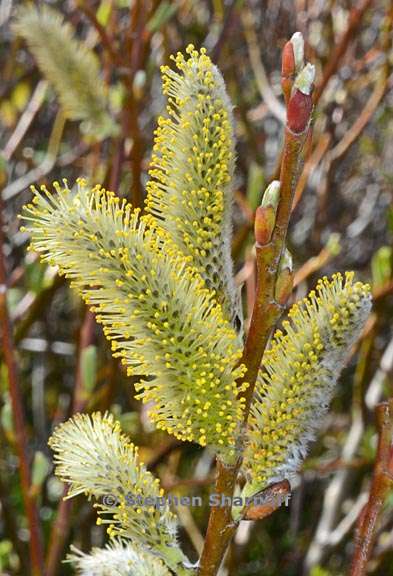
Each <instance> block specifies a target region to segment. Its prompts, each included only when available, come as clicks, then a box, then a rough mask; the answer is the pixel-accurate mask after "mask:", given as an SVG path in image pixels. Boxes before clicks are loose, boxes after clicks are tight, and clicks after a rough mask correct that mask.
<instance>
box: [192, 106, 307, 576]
mask: <svg viewBox="0 0 393 576" xmlns="http://www.w3.org/2000/svg"><path fill="white" fill-rule="evenodd" d="M300 97H301V96H300ZM292 104H293V102H292ZM292 112H294V108H293V107H292ZM310 112H311V110H310ZM294 117H296V120H299V116H297V114H296V113H295V114H293V113H292V115H289V120H288V124H287V126H286V130H285V140H284V150H283V161H282V164H281V172H280V184H281V187H280V201H279V204H278V209H277V214H276V222H275V227H274V230H273V234H272V238H271V240H270V242H269V243H267V244H266V245H263V246H262V245H259V244H257V245H256V252H257V256H256V257H257V288H256V297H255V303H254V308H253V312H252V316H251V322H250V328H249V331H248V335H247V339H246V344H245V346H244V351H243V356H242V360H241V361H242V363H243V364H244V365H245V366H246V368H247V372H246V375H245V376H244V377H243V378H242V379H241V381H240V382H239V385H241V384H243V383H244V382H247V383H248V387H247V389H246V390H245V392H244V393H243V397H244V399H245V410H244V425H246V424H247V420H248V414H249V410H250V406H251V401H252V397H253V393H254V387H255V382H256V379H257V376H258V371H259V368H260V364H261V361H262V356H263V353H264V351H265V348H266V345H267V342H268V339H269V336H270V334H271V331H272V329H273V328H274V326H275V324H276V322H277V320H278V318H279V316H280V314H281V311H282V307H281V306H280V305H279V304H278V303H277V302H276V299H275V286H276V278H277V272H278V267H279V263H280V258H281V254H282V252H283V250H284V248H285V240H286V234H287V229H288V224H289V218H290V214H291V209H292V201H293V194H294V190H295V186H296V180H297V176H298V168H299V160H300V156H301V152H302V148H303V145H304V141H305V139H306V136H307V132H308V128H309V117H308V118H302V122H300V124H302V123H303V124H304V125H303V126H302V129H301V130H300V131H299V132H298V133H296V132H294V131H293V130H292V129H291V128H290V124H289V122H290V121H292V120H293V119H294ZM241 448H242V447H241V446H240V452H241ZM240 464H241V457H239V459H238V461H237V462H236V463H235V464H234V465H233V466H228V465H224V464H223V463H222V462H220V460H218V461H217V475H216V485H215V493H216V494H221V495H223V496H228V497H229V498H232V497H233V493H234V489H235V485H236V479H237V474H238V471H239V468H240ZM236 527H237V523H235V522H234V521H233V519H232V512H231V506H230V505H227V506H217V507H213V508H212V510H211V513H210V517H209V523H208V527H207V532H206V539H205V546H204V548H203V552H202V556H201V559H200V566H199V572H198V574H199V576H214V575H215V574H217V572H218V570H219V568H220V565H221V562H222V559H223V557H224V554H225V551H226V549H227V546H228V544H229V542H230V540H231V538H232V537H233V535H234V533H235V530H236Z"/></svg>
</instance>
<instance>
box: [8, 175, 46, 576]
mask: <svg viewBox="0 0 393 576" xmlns="http://www.w3.org/2000/svg"><path fill="white" fill-rule="evenodd" d="M0 177H1V174H0ZM2 209H3V205H2V200H1V197H0V327H1V339H2V346H3V356H4V362H5V366H6V368H7V380H8V387H9V393H10V399H11V407H12V414H13V419H14V427H15V437H16V450H17V454H18V459H19V471H20V482H21V491H22V498H23V504H24V507H25V511H26V516H27V522H28V526H29V531H30V540H29V547H30V561H31V574H32V576H40V575H42V574H43V549H42V542H41V534H40V524H39V516H38V509H37V506H36V502H35V500H34V497H33V495H32V493H31V491H30V488H31V476H30V465H29V455H28V438H27V431H26V422H25V415H24V411H23V401H22V394H21V391H20V387H19V380H18V372H17V367H16V362H15V351H14V342H13V338H12V328H11V323H10V320H9V315H8V309H7V298H6V297H7V272H6V263H5V256H4V244H5V239H4V234H3V218H2V212H3V210H2Z"/></svg>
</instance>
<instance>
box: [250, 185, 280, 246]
mask: <svg viewBox="0 0 393 576" xmlns="http://www.w3.org/2000/svg"><path fill="white" fill-rule="evenodd" d="M279 201H280V182H279V181H278V180H273V182H271V184H269V186H268V187H267V188H266V190H265V193H264V195H263V198H262V202H261V205H260V206H258V208H257V209H256V212H255V240H256V242H257V244H259V245H260V246H264V245H265V244H268V243H269V242H270V240H271V238H272V234H273V230H274V226H275V224H276V214H277V207H278V203H279Z"/></svg>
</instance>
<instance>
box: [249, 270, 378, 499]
mask: <svg viewBox="0 0 393 576" xmlns="http://www.w3.org/2000/svg"><path fill="white" fill-rule="evenodd" d="M370 308H371V297H370V287H369V286H368V285H367V284H362V283H361V282H354V281H353V273H349V272H348V273H346V275H345V278H343V277H342V275H341V274H335V275H334V276H333V278H332V279H331V280H328V279H327V278H323V279H322V280H320V281H319V282H318V284H317V288H316V291H311V292H310V294H309V295H308V297H307V298H305V299H304V300H303V301H302V302H301V303H300V304H295V305H294V306H292V308H291V309H290V311H289V320H287V321H285V322H283V331H281V330H277V332H276V334H275V336H274V339H273V341H272V343H271V345H270V348H269V349H268V350H267V352H266V353H265V356H264V360H263V365H264V370H263V371H262V372H261V375H260V378H259V381H258V385H257V393H256V398H255V402H254V404H253V406H252V408H251V414H250V420H249V430H248V446H247V448H246V452H245V459H244V468H245V470H246V474H247V476H248V483H247V484H246V486H245V489H244V491H245V493H246V495H251V494H255V493H256V492H258V491H259V490H262V489H264V488H265V487H266V486H267V485H268V484H270V483H272V482H275V481H280V480H283V479H285V478H287V479H289V478H290V477H291V476H292V475H293V474H294V472H296V470H297V468H298V467H299V465H300V463H301V461H302V460H303V458H304V457H305V455H306V452H307V448H308V445H309V443H310V441H311V440H312V439H313V438H314V436H315V432H316V430H317V427H318V425H319V422H320V419H321V417H322V416H323V415H324V414H325V412H326V410H327V408H328V405H329V402H330V399H331V396H332V394H333V390H334V385H335V383H336V381H337V379H338V376H339V373H340V370H341V369H342V368H343V366H344V364H345V360H346V357H347V354H348V351H349V350H350V348H351V346H352V345H353V343H354V342H355V341H356V339H357V338H358V336H359V334H360V331H361V329H362V328H363V326H364V323H365V321H366V319H367V316H368V314H369V312H370Z"/></svg>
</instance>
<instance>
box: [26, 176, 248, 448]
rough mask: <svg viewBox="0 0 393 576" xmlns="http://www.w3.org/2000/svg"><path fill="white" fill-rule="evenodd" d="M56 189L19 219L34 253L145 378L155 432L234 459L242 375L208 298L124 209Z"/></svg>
mask: <svg viewBox="0 0 393 576" xmlns="http://www.w3.org/2000/svg"><path fill="white" fill-rule="evenodd" d="M55 187H56V188H57V190H58V194H57V195H53V194H52V193H50V192H49V191H48V190H46V189H45V187H43V188H42V190H41V192H39V191H37V190H34V193H35V197H34V200H33V203H32V204H30V205H28V206H27V207H26V208H25V210H24V216H23V218H24V219H25V220H26V221H27V222H29V226H28V229H29V231H30V232H31V235H32V246H33V248H34V249H35V250H37V251H38V252H40V253H41V256H42V259H43V260H45V261H48V262H50V263H51V264H54V265H57V266H59V271H60V273H63V274H65V275H66V276H67V277H68V278H70V279H71V280H72V286H74V287H75V288H77V290H78V291H79V292H80V293H81V295H82V296H83V298H84V300H85V301H86V303H87V304H89V305H90V306H91V308H92V311H93V312H95V313H96V319H97V321H98V322H100V323H102V324H103V326H104V333H105V335H106V336H107V338H108V339H109V340H111V342H112V350H113V352H114V356H116V357H119V358H121V360H122V363H123V364H124V365H125V366H126V367H127V372H128V374H129V375H131V374H135V375H138V376H143V375H147V376H149V378H148V379H144V380H142V381H140V382H139V383H138V384H137V385H136V388H137V391H138V392H139V396H138V397H139V398H140V399H142V400H143V401H144V402H150V403H151V402H152V407H151V411H150V415H151V418H152V420H153V421H154V422H155V424H156V426H157V428H160V429H162V430H166V431H167V432H168V433H170V434H173V435H174V436H176V437H177V438H179V439H181V440H184V441H187V440H188V441H195V442H198V443H199V444H201V445H202V446H205V445H210V446H211V447H213V448H215V449H219V450H220V452H222V454H223V457H224V458H225V457H232V456H234V453H233V449H234V446H235V436H236V434H235V431H236V429H237V426H238V423H239V422H241V418H242V413H243V404H242V401H241V400H240V399H239V395H240V394H241V390H240V389H239V388H238V387H237V385H236V380H237V378H239V377H240V376H241V375H242V374H244V367H243V366H242V365H239V360H240V357H241V349H240V347H239V345H238V343H237V336H236V333H235V331H234V330H233V328H232V326H231V325H230V324H229V322H228V321H227V320H225V318H224V316H223V312H222V309H221V306H220V305H219V304H217V302H216V300H215V298H214V294H212V292H211V291H210V290H208V289H207V288H206V286H205V284H204V282H203V280H202V278H201V277H200V276H199V274H198V273H197V271H195V270H194V269H192V268H190V266H189V261H188V259H187V258H186V257H185V256H183V255H182V254H181V253H179V251H178V250H177V248H176V247H175V246H173V244H172V243H171V242H170V241H169V240H168V238H166V237H165V238H164V237H163V236H162V234H161V233H160V229H159V228H156V227H153V228H149V227H148V226H147V225H146V222H145V221H140V219H139V216H138V211H137V210H136V211H132V208H131V206H130V205H128V204H127V203H126V202H125V200H120V199H119V198H117V197H116V196H115V195H114V194H113V193H109V192H106V191H105V190H103V189H101V188H100V187H96V188H94V189H93V190H91V189H90V188H89V187H87V185H86V184H85V183H84V182H83V181H79V184H78V187H77V190H76V192H73V191H72V190H70V189H69V188H68V186H67V185H66V184H65V185H64V187H63V188H61V187H60V186H59V185H56V186H55ZM224 452H226V456H224Z"/></svg>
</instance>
